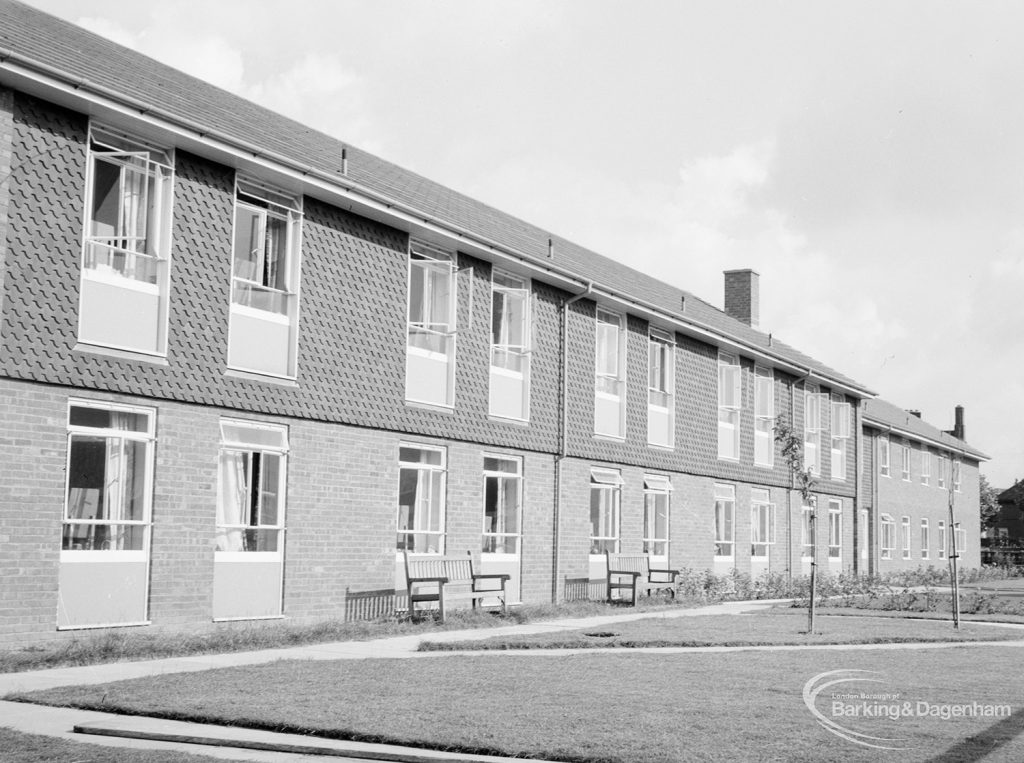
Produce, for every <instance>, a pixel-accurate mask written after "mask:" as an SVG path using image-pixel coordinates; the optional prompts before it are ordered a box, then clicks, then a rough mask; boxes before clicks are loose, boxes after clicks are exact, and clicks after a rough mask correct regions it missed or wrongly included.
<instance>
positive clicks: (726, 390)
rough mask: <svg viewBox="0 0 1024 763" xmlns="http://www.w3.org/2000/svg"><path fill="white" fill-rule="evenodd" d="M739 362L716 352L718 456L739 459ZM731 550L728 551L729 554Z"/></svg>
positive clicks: (730, 356)
mask: <svg viewBox="0 0 1024 763" xmlns="http://www.w3.org/2000/svg"><path fill="white" fill-rule="evenodd" d="M741 378H742V377H741V376H740V364H739V360H738V359H737V358H736V356H735V355H727V354H725V353H724V352H723V353H719V354H718V457H719V458H729V459H734V460H739V457H740V409H741V408H742V407H743V389H742V387H741ZM731 553H732V552H731V551H730V554H731Z"/></svg>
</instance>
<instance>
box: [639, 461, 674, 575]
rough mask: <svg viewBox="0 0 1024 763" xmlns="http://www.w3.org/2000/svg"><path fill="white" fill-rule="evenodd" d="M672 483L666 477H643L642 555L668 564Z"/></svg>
mask: <svg viewBox="0 0 1024 763" xmlns="http://www.w3.org/2000/svg"><path fill="white" fill-rule="evenodd" d="M671 497H672V482H671V480H669V478H668V477H664V476H662V475H657V474H648V475H646V476H645V477H644V528H643V529H644V537H643V544H644V545H643V548H644V553H645V554H649V555H650V556H653V557H657V558H658V559H659V560H663V561H664V562H665V563H666V564H667V563H668V543H669V506H670V504H671Z"/></svg>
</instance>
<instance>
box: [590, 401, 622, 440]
mask: <svg viewBox="0 0 1024 763" xmlns="http://www.w3.org/2000/svg"><path fill="white" fill-rule="evenodd" d="M622 429H623V426H622V398H621V397H619V396H618V395H609V394H608V393H606V392H598V393H597V394H596V395H595V396H594V432H596V433H597V434H603V435H608V436H609V437H624V436H625V433H624V432H623V431H622Z"/></svg>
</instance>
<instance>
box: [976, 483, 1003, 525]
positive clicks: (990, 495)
mask: <svg viewBox="0 0 1024 763" xmlns="http://www.w3.org/2000/svg"><path fill="white" fill-rule="evenodd" d="M978 479H979V482H980V485H981V501H980V503H981V529H982V530H987V529H988V528H990V527H991V526H992V523H993V522H994V521H995V518H996V517H997V516H998V514H999V493H998V492H997V491H996V489H995V488H994V487H992V486H991V485H990V484H988V478H987V477H986V476H985V475H984V474H981V475H979V476H978Z"/></svg>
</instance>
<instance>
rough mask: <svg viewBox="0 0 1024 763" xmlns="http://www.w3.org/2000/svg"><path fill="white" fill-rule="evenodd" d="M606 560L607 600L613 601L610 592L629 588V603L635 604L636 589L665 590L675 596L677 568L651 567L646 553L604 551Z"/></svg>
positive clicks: (649, 593)
mask: <svg viewBox="0 0 1024 763" xmlns="http://www.w3.org/2000/svg"><path fill="white" fill-rule="evenodd" d="M604 555H605V559H606V560H607V561H608V601H614V599H613V598H612V593H613V592H614V591H617V590H629V592H630V603H631V604H632V605H633V606H636V597H637V590H638V589H641V588H646V589H647V595H648V596H650V595H651V591H657V590H665V591H668V592H669V593H670V594H672V598H673V599H674V598H675V597H676V577H677V576H678V575H679V570H666V569H657V568H652V567H651V558H650V557H649V556H647V555H646V554H613V553H611V552H610V551H605V552H604Z"/></svg>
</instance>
